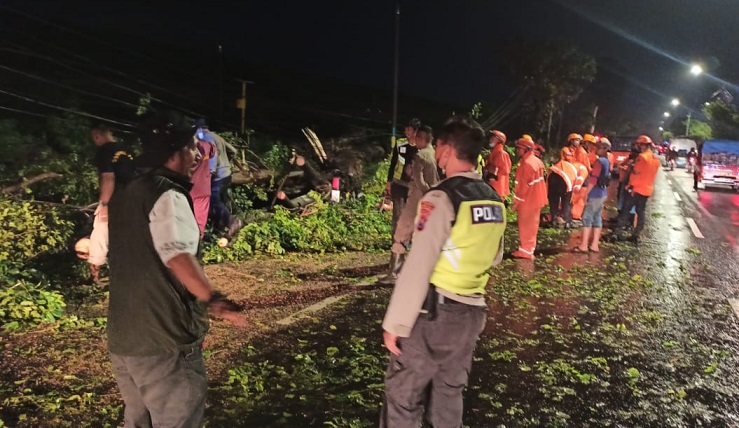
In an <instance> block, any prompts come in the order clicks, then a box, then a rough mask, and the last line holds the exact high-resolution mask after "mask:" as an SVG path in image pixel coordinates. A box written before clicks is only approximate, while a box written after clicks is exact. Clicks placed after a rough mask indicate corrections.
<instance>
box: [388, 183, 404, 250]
mask: <svg viewBox="0 0 739 428" xmlns="http://www.w3.org/2000/svg"><path fill="white" fill-rule="evenodd" d="M390 199H391V200H392V201H393V222H392V231H393V237H395V228H396V227H397V226H398V220H400V214H401V213H402V212H403V208H405V202H406V201H407V200H408V186H403V185H400V184H396V183H392V184H391V185H390Z"/></svg>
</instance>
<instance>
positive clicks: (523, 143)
mask: <svg viewBox="0 0 739 428" xmlns="http://www.w3.org/2000/svg"><path fill="white" fill-rule="evenodd" d="M519 147H520V148H523V149H526V150H534V148H535V147H536V143H534V140H532V139H530V138H526V136H523V137H521V138H519V139H518V141H516V148H519Z"/></svg>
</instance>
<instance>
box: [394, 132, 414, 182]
mask: <svg viewBox="0 0 739 428" xmlns="http://www.w3.org/2000/svg"><path fill="white" fill-rule="evenodd" d="M413 149H415V147H414V146H411V144H410V143H409V142H408V139H407V138H401V139H399V140H398V141H397V142H396V143H395V150H397V151H398V162H397V163H396V164H395V169H394V170H393V180H398V181H403V168H405V165H406V164H409V163H410V162H411V161H412V160H413V159H412V158H411V157H412V155H413V154H415V150H413Z"/></svg>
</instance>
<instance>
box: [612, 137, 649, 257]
mask: <svg viewBox="0 0 739 428" xmlns="http://www.w3.org/2000/svg"><path fill="white" fill-rule="evenodd" d="M636 145H637V147H638V149H639V155H638V156H637V157H636V160H635V161H634V166H633V167H632V168H631V174H630V175H629V181H628V184H627V185H626V187H625V188H624V190H625V191H626V192H627V193H626V201H625V203H624V206H623V207H622V210H621V213H620V214H619V216H618V221H617V223H618V226H617V228H616V230H615V231H614V233H615V234H616V236H618V235H619V234H620V233H621V231H622V230H623V228H624V227H626V224H627V222H628V220H629V213H630V211H631V209H632V208H636V228H635V229H634V233H633V235H632V236H631V237H630V238H629V240H631V241H632V242H634V243H638V242H639V239H640V235H641V232H642V230H644V224H645V222H646V218H645V214H646V209H647V200H648V199H649V197H650V196H652V193H653V192H654V180H655V179H656V178H657V173H658V172H659V168H660V165H661V163H660V161H659V159H657V157H655V156H654V153H653V152H652V139H651V138H649V136H647V135H640V136H639V137H638V138H637V139H636Z"/></svg>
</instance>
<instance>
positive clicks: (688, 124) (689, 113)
mask: <svg viewBox="0 0 739 428" xmlns="http://www.w3.org/2000/svg"><path fill="white" fill-rule="evenodd" d="M691 115H692V112H688V120H687V122H685V136H686V137H687V136H689V135H690V117H691Z"/></svg>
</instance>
